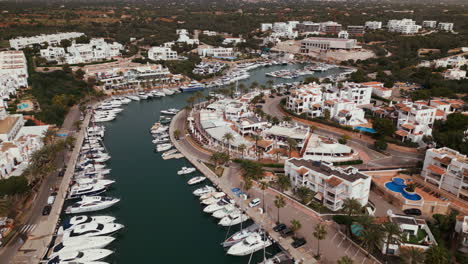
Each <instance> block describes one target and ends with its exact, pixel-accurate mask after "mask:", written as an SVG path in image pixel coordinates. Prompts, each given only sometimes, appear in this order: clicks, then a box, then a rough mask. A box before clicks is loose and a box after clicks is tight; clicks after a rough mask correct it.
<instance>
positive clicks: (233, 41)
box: [223, 37, 245, 45]
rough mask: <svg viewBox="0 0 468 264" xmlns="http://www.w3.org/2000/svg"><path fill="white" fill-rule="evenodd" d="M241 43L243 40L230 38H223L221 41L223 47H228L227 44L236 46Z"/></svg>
mask: <svg viewBox="0 0 468 264" xmlns="http://www.w3.org/2000/svg"><path fill="white" fill-rule="evenodd" d="M243 42H245V39H243V38H230V37H228V38H225V39H224V40H223V45H229V44H233V45H237V44H239V43H243Z"/></svg>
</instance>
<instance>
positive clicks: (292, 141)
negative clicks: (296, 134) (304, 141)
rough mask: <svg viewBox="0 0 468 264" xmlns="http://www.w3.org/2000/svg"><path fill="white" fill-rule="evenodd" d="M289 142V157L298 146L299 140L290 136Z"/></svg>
mask: <svg viewBox="0 0 468 264" xmlns="http://www.w3.org/2000/svg"><path fill="white" fill-rule="evenodd" d="M287 143H288V150H289V157H291V152H292V150H293V149H295V148H296V147H297V141H296V140H295V139H293V138H288V140H287Z"/></svg>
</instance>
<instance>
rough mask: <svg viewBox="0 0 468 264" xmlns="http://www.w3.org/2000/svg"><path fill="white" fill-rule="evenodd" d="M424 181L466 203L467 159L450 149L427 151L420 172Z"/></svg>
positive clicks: (467, 194)
mask: <svg viewBox="0 0 468 264" xmlns="http://www.w3.org/2000/svg"><path fill="white" fill-rule="evenodd" d="M421 176H422V177H423V178H424V181H426V182H429V183H432V184H434V185H436V186H437V187H438V188H440V189H443V190H445V191H447V192H450V193H453V194H454V195H456V196H457V197H459V198H460V199H462V200H464V201H468V158H467V157H466V155H463V154H461V153H459V152H458V151H456V150H453V149H450V148H446V147H444V148H439V149H428V150H427V151H426V157H425V158H424V165H423V169H422V171H421Z"/></svg>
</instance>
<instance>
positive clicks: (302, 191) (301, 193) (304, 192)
mask: <svg viewBox="0 0 468 264" xmlns="http://www.w3.org/2000/svg"><path fill="white" fill-rule="evenodd" d="M296 194H297V196H298V197H299V199H300V200H301V203H303V204H305V205H307V204H308V203H309V202H310V201H312V199H313V198H314V192H313V191H312V190H311V189H309V188H307V187H306V186H301V187H299V188H298V189H297V191H296Z"/></svg>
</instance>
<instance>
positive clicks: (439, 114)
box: [436, 109, 445, 116]
mask: <svg viewBox="0 0 468 264" xmlns="http://www.w3.org/2000/svg"><path fill="white" fill-rule="evenodd" d="M444 114H445V112H444V111H442V110H440V109H437V111H436V116H444Z"/></svg>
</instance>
